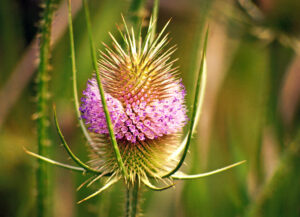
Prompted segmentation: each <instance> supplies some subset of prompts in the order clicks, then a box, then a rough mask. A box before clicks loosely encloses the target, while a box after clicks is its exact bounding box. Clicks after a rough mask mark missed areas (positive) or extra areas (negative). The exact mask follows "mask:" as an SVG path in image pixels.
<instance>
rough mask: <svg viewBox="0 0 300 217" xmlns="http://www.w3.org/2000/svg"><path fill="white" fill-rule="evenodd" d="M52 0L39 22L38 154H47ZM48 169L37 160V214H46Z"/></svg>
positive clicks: (42, 162) (48, 2) (47, 204)
mask: <svg viewBox="0 0 300 217" xmlns="http://www.w3.org/2000/svg"><path fill="white" fill-rule="evenodd" d="M53 5H54V0H46V1H45V10H44V14H43V18H42V22H41V37H40V55H39V57H40V62H39V67H38V92H37V96H38V102H37V115H38V119H37V133H38V154H39V155H42V156H47V155H48V152H49V144H50V142H49V136H48V132H47V131H48V129H47V128H48V125H49V115H48V112H49V108H48V98H49V97H48V96H49V94H48V81H49V75H48V72H49V57H50V35H51V23H52V17H53V12H54V6H53ZM47 173H48V169H47V166H46V163H45V162H44V161H42V160H39V161H38V169H37V190H38V193H37V209H38V210H37V216H38V217H45V216H48V215H49V214H48V212H49V193H48V182H47V178H48V175H47Z"/></svg>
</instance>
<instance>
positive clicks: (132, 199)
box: [126, 179, 140, 217]
mask: <svg viewBox="0 0 300 217" xmlns="http://www.w3.org/2000/svg"><path fill="white" fill-rule="evenodd" d="M139 188H140V186H139V182H138V181H137V179H136V180H135V182H134V184H133V185H132V186H129V187H128V188H127V195H126V198H127V201H126V217H136V216H138V202H139Z"/></svg>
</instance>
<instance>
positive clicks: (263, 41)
mask: <svg viewBox="0 0 300 217" xmlns="http://www.w3.org/2000/svg"><path fill="white" fill-rule="evenodd" d="M89 3H90V8H91V15H92V25H93V34H94V40H95V44H96V46H97V48H99V49H102V48H103V45H102V44H101V43H102V42H105V43H107V44H110V39H109V37H108V32H109V31H110V32H112V33H114V32H115V31H116V27H115V24H116V23H120V20H121V16H120V14H121V13H123V14H126V13H127V11H128V9H129V1H123V0H115V1H110V0H101V1H100V0H99V1H96V0H90V1H89ZM39 4H40V2H39V1H38V0H34V1H31V0H24V1H18V0H13V1H10V0H1V1H0V32H1V34H0V91H2V88H1V87H2V86H3V85H4V84H5V82H6V81H7V80H8V78H9V77H10V75H11V72H12V70H13V69H14V67H15V66H16V64H17V63H18V61H19V60H20V57H21V54H22V53H24V52H26V48H27V46H28V44H29V42H30V41H31V40H32V39H33V38H34V36H35V34H36V32H37V30H36V26H37V22H38V19H39V13H40V8H39V7H38V5H39ZM29 5H31V6H32V7H29ZM151 6H152V2H151V1H148V2H147V4H146V8H145V10H144V11H143V13H144V14H149V13H150V11H151ZM160 6H161V7H160V10H159V20H158V29H160V28H161V27H162V26H163V25H164V24H165V22H166V21H167V20H168V19H169V18H170V17H172V18H173V19H172V22H171V24H170V26H169V27H168V31H169V32H170V34H171V37H172V42H171V44H177V45H178V50H177V52H176V53H175V54H174V57H179V61H178V63H177V64H178V65H179V66H180V71H181V75H182V78H183V82H184V84H185V86H186V89H187V93H188V95H187V104H188V106H189V105H190V103H191V100H192V97H193V96H192V93H193V85H194V82H195V79H194V78H195V76H194V74H192V72H193V71H194V67H195V66H194V65H193V64H195V61H197V60H195V56H193V55H192V54H193V53H194V52H193V49H194V48H195V47H197V46H195V44H196V43H201V37H199V36H201V35H202V32H203V29H204V27H205V26H206V25H207V23H209V24H210V27H211V34H210V38H209V45H208V74H209V77H208V80H209V81H208V91H207V94H206V96H205V97H206V98H205V100H204V107H205V105H207V109H208V111H205V110H204V113H203V117H201V119H200V124H199V130H198V134H197V136H196V137H195V138H194V141H193V143H192V144H191V150H190V154H189V155H188V158H189V159H188V163H187V165H186V166H185V168H184V169H185V171H187V172H189V173H192V172H202V171H208V170H209V169H215V168H218V167H221V166H223V165H227V164H229V163H232V162H236V161H239V160H243V159H246V160H247V164H246V165H243V166H240V167H238V168H235V169H233V170H231V171H228V172H225V173H222V174H218V175H215V176H212V177H208V178H205V179H201V180H193V181H186V182H177V183H176V188H175V189H174V188H172V189H170V190H167V191H165V192H149V191H147V190H146V189H145V190H144V192H143V195H144V200H143V205H142V206H143V210H144V214H145V216H158V217H159V216H162V217H167V216H170V217H171V216H172V217H176V216H177V217H183V216H188V217H190V216H205V217H213V216H222V217H226V216H228V217H232V216H255V217H259V216H263V217H276V216H278V217H282V216H284V217H296V216H300V209H299V204H300V188H299V183H300V171H299V166H300V162H299V159H300V156H299V146H300V144H299V133H298V131H299V121H300V118H299V114H300V112H299V111H300V110H299V105H300V103H299V97H298V98H297V97H296V98H295V97H293V98H292V99H293V100H298V101H297V102H295V103H293V105H294V106H295V107H296V108H295V109H293V110H292V111H294V115H293V117H294V118H293V120H292V122H291V123H288V122H287V121H286V120H285V119H284V118H283V117H285V116H284V113H285V112H289V110H282V109H281V107H282V103H283V102H284V101H283V100H282V99H281V97H291V95H289V94H285V93H284V86H285V85H295V90H298V93H297V92H293V93H292V94H295V95H298V96H300V94H299V92H300V90H299V88H298V89H297V86H299V73H300V69H298V70H296V71H298V77H295V79H294V82H292V83H286V80H287V78H288V77H289V76H291V73H290V70H291V68H292V67H293V62H299V61H300V58H299V56H298V52H299V50H298V45H297V44H298V43H299V41H298V38H297V37H299V30H300V23H299V22H300V14H299V9H300V8H299V7H300V3H299V1H298V0H256V1H254V2H251V1H249V0H232V1H229V0H222V1H211V0H189V1H180V0H176V1H168V0H161V3H160ZM66 13H67V11H66ZM220 29H221V31H220ZM74 36H75V38H74V39H75V51H76V62H77V68H78V85H79V92H81V91H82V90H83V88H84V87H85V84H86V81H87V79H88V78H90V76H91V72H92V64H91V60H90V56H89V46H88V37H87V33H86V28H85V24H84V14H83V11H82V10H80V11H79V12H78V14H77V15H76V17H75V18H74ZM68 40H69V39H68V35H67V34H64V35H63V36H62V37H61V38H60V39H59V41H58V43H57V44H56V45H55V46H54V47H53V54H52V59H51V64H52V68H53V69H52V72H51V75H52V76H51V81H50V86H51V87H50V89H51V95H52V99H51V101H52V102H55V103H56V105H57V112H58V119H59V120H60V121H61V125H62V130H63V132H64V134H65V136H66V140H67V141H68V142H69V144H71V145H73V146H72V149H73V150H74V152H76V153H78V155H79V156H80V157H81V159H83V160H85V161H87V160H88V152H87V150H86V145H85V140H84V138H83V137H82V135H81V133H80V130H79V128H78V127H77V121H76V119H75V117H76V116H75V112H74V110H73V103H72V101H71V100H72V86H71V85H72V82H71V62H70V53H69V47H68V46H69V43H68ZM297 78H298V83H297ZM292 80H293V79H292ZM16 85H17V84H16ZM213 90H214V91H215V92H214V91H213ZM213 94H214V95H213ZM35 95H36V82H35V78H34V77H32V79H31V80H30V82H29V83H28V84H27V85H26V88H25V89H24V90H23V91H22V95H21V97H20V98H19V99H18V101H17V103H16V104H15V105H14V106H13V108H12V109H11V111H10V113H9V115H8V116H7V117H6V121H5V123H4V125H3V126H0V148H1V151H0V213H1V216H3V217H14V216H16V217H26V216H34V215H35V196H36V192H35V186H36V184H35V165H36V160H35V159H32V158H30V157H29V156H26V155H25V154H24V152H23V149H22V146H25V147H27V148H28V149H30V150H34V151H35V150H36V127H35V123H34V121H33V120H32V115H33V114H34V113H35V110H36V107H35V99H34V96H35ZM208 104H210V105H211V106H210V107H209V106H208ZM189 108H190V107H189ZM0 109H1V108H0ZM204 109H205V108H204ZM190 110H191V109H190ZM207 112H208V113H207ZM205 114H209V117H208V116H205ZM207 118H209V120H210V124H207ZM202 125H203V126H204V127H202ZM51 130H52V132H51V135H52V138H53V139H52V141H53V144H52V150H53V151H52V152H53V153H52V158H53V159H57V160H60V161H63V162H68V158H67V155H66V153H65V152H64V150H63V149H62V148H61V146H59V145H58V144H59V141H58V137H57V134H56V132H55V130H54V125H53V123H51ZM204 137H207V138H208V139H207V140H205V139H204ZM297 137H298V138H297ZM53 170H54V174H55V177H54V178H55V182H54V183H53V186H54V192H53V197H54V201H55V202H54V204H53V207H52V208H53V210H54V211H53V213H54V216H64V217H69V216H78V217H79V216H80V217H82V216H86V217H89V216H90V217H92V216H99V217H100V216H101V217H109V216H122V214H123V211H124V209H125V207H124V199H125V196H124V195H125V192H124V190H123V186H122V183H119V184H118V185H115V186H114V187H113V188H111V189H110V190H109V191H107V192H104V193H103V194H102V195H100V196H98V197H96V198H93V199H91V200H90V201H88V202H85V203H83V204H80V205H76V201H78V200H79V199H82V198H83V197H84V196H86V195H88V193H91V192H92V191H93V190H95V189H97V187H99V186H101V182H99V183H97V184H96V185H95V186H91V187H90V188H89V189H85V188H83V189H81V190H80V191H78V192H76V188H77V187H78V186H79V185H80V184H81V183H82V182H83V181H84V180H86V178H88V176H82V175H81V174H75V173H71V172H68V171H65V170H63V169H59V168H53Z"/></svg>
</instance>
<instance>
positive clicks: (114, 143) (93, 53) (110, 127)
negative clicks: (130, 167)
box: [83, 0, 128, 181]
mask: <svg viewBox="0 0 300 217" xmlns="http://www.w3.org/2000/svg"><path fill="white" fill-rule="evenodd" d="M83 7H84V12H85V20H86V25H87V31H88V36H89V41H90V49H91V56H92V63H93V68H94V71H95V72H96V78H97V83H98V88H99V92H100V96H101V102H102V105H103V110H104V114H105V118H106V123H107V126H108V132H109V136H110V139H111V143H112V146H113V149H114V152H115V156H116V159H117V162H118V166H119V168H120V170H121V172H122V174H123V176H124V178H125V181H126V180H127V177H128V174H127V171H126V169H125V167H124V163H123V160H122V157H121V153H120V150H119V147H118V143H117V140H116V137H115V134H114V131H113V125H112V122H111V119H110V115H109V110H108V107H107V104H106V100H105V95H104V90H103V87H102V83H101V78H100V73H99V69H98V66H97V59H96V51H95V46H94V41H93V36H92V27H91V21H90V13H89V9H88V4H87V0H83Z"/></svg>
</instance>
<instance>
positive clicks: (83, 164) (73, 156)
mask: <svg viewBox="0 0 300 217" xmlns="http://www.w3.org/2000/svg"><path fill="white" fill-rule="evenodd" d="M54 121H55V127H56V130H57V132H58V135H59V137H60V140H61V142H62V144H63V146H64V148H65V149H66V151H67V152H68V154H69V155H70V157H71V158H72V159H73V160H74V162H75V163H77V164H78V165H79V166H81V167H83V168H84V169H85V170H87V171H89V172H91V173H97V174H100V173H101V172H100V171H98V170H95V169H93V168H92V167H90V166H88V165H86V164H85V163H83V162H82V161H81V160H80V159H79V158H78V157H77V156H76V155H75V154H73V152H72V151H71V149H70V147H69V146H68V144H67V142H66V140H65V138H64V136H63V134H62V132H61V130H60V127H59V124H58V121H57V116H56V109H55V108H54Z"/></svg>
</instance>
